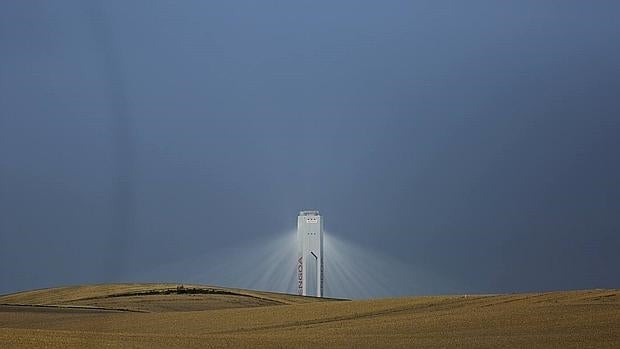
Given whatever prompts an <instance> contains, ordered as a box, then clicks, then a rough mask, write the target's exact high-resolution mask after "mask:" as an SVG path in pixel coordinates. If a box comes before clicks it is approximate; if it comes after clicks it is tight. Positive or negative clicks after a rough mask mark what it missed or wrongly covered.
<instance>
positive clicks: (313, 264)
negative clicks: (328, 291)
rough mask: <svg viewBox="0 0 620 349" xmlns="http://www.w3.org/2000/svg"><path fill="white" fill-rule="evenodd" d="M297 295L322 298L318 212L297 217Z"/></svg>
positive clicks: (320, 218)
mask: <svg viewBox="0 0 620 349" xmlns="http://www.w3.org/2000/svg"><path fill="white" fill-rule="evenodd" d="M297 244H298V249H297V293H298V294H300V295H304V296H316V297H323V219H322V217H321V215H320V214H319V211H301V212H299V215H298V216H297Z"/></svg>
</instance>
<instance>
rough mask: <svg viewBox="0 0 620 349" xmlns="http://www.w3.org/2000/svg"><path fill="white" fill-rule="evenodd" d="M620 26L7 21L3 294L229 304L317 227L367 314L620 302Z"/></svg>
mask: <svg viewBox="0 0 620 349" xmlns="http://www.w3.org/2000/svg"><path fill="white" fill-rule="evenodd" d="M619 13H620V2H618V1H592V2H586V1H551V0H549V1H468V2H463V1H442V2H437V1H218V2H211V1H184V2H164V1H102V2H94V1H93V2H90V1H77V0H76V1H10V0H9V1H2V2H0V293H6V292H13V291H18V290H23V289H30V288H40V287H48V286H58V285H66V284H81V283H102V282H119V281H170V282H186V281H188V280H191V281H196V282H202V283H207V284H208V283H215V282H226V280H227V279H225V278H224V276H221V275H222V271H223V270H231V269H220V268H219V267H218V268H215V269H218V270H219V274H217V273H213V274H209V273H204V274H196V273H197V272H198V271H200V270H201V268H202V266H201V263H202V261H205V264H206V262H207V261H214V260H216V261H217V263H219V264H217V265H218V266H219V265H222V266H223V265H235V267H241V268H245V266H246V264H252V263H249V262H248V261H249V259H248V258H244V257H247V256H245V255H244V253H243V251H252V250H256V249H253V247H254V246H256V247H257V248H261V249H262V250H264V248H265V247H266V246H276V245H275V244H273V245H272V244H271V242H272V241H278V239H280V238H281V237H282V236H284V235H285V234H289V233H290V232H291V231H292V230H294V229H295V224H296V215H297V212H298V211H299V210H302V209H319V210H320V211H321V213H322V215H323V216H324V218H325V228H326V231H327V232H328V233H330V234H332V236H334V237H335V238H337V239H338V240H337V241H344V242H346V243H344V242H343V243H341V244H336V245H334V246H356V247H350V248H346V249H345V248H344V247H343V248H342V249H343V250H349V251H351V252H350V254H349V255H348V256H350V257H351V258H350V259H349V260H348V261H341V262H339V263H341V264H340V265H342V266H345V267H343V269H347V268H358V269H372V271H373V272H374V273H375V274H378V275H379V276H383V275H388V274H389V275H394V277H391V278H389V279H387V281H385V280H384V281H377V284H379V283H380V284H381V285H374V286H380V287H369V290H371V291H369V293H368V294H365V296H376V295H390V294H392V295H396V294H421V293H474V292H513V291H514V292H517V291H531V290H551V289H554V290H557V289H575V288H578V289H585V288H606V287H620V271H619V269H618V266H620V253H619V251H620V21H619V20H618V14H619ZM347 244H349V245H347ZM237 248H241V249H240V250H237ZM262 250H261V251H262ZM224 251H232V252H231V253H225V252H224ZM234 251H236V252H234ZM364 251H367V252H364ZM233 252H234V253H233ZM343 253H344V252H343ZM370 254H372V259H370V258H369V259H364V258H363V256H365V255H370ZM343 256H344V255H343ZM343 256H339V258H343ZM380 256H385V259H382V257H380ZM202 257H204V259H203V258H202ZM215 257H217V258H215ZM326 258H329V256H326ZM375 260H376V261H380V260H381V261H387V260H389V261H392V262H390V263H388V262H385V263H383V262H382V263H379V262H377V263H374V262H373V261H375ZM188 261H192V262H191V263H190V262H188ZM358 262H359V263H358ZM212 263H216V262H212ZM282 263H284V264H285V263H286V262H282ZM263 264H265V263H263ZM255 265H256V264H252V265H247V269H244V273H246V272H247V270H251V268H252V267H253V266H255ZM261 265H262V264H261ZM294 265H295V264H294V261H291V268H294ZM364 265H369V266H370V267H368V268H362V267H361V266H364ZM392 265H397V267H395V268H394V269H392V267H391V266H392ZM169 266H175V267H174V269H166V268H169ZM346 266H348V267H346ZM209 268H211V270H213V265H205V270H208V269H209ZM188 269H191V270H192V271H196V273H193V274H192V273H182V271H187V270H188ZM285 269H286V268H285ZM163 270H169V271H168V272H164V271H163ZM291 270H292V269H291ZM260 272H262V271H261V270H257V271H256V273H260ZM340 273H341V275H349V273H348V271H347V270H341V271H340ZM192 275H193V276H192ZM196 275H200V277H199V278H196ZM216 275H220V276H221V277H219V276H217V277H216ZM244 275H247V274H244ZM326 275H327V276H329V270H328V271H326ZM332 275H334V274H332ZM349 276H350V275H349ZM226 277H229V278H233V279H231V281H230V284H228V285H226V284H225V285H222V286H245V285H250V286H251V285H254V284H246V283H244V280H234V276H230V275H228V276H226ZM343 280H345V279H340V280H339V282H340V283H341V284H342V283H343V282H345V281H343ZM359 280H370V279H365V278H364V277H360V279H359ZM369 282H370V281H369ZM256 285H259V286H260V287H266V288H267V287H269V284H256ZM332 285H333V284H332ZM327 287H329V285H327ZM343 287H344V286H343ZM376 289H381V290H382V291H381V292H380V293H379V292H373V291H372V290H376ZM339 295H342V296H347V294H346V292H345V294H339Z"/></svg>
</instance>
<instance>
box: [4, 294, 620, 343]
mask: <svg viewBox="0 0 620 349" xmlns="http://www.w3.org/2000/svg"><path fill="white" fill-rule="evenodd" d="M0 304H1V305H0V348H221V347H230V348H306V347H313V348H326V347H329V348H348V347H355V348H411V347H421V348H429V347H430V348H444V347H459V348H460V347H476V348H479V347H486V348H497V347H510V348H514V347H530V348H534V347H540V348H548V347H557V348H567V347H569V348H570V347H573V348H584V347H596V348H601V347H609V348H618V347H620V290H583V291H563V292H548V293H532V294H507V295H467V296H465V295H457V296H429V297H406V298H389V299H374V300H358V301H344V300H334V299H320V298H313V297H300V296H294V295H287V294H278V293H270V292H259V291H248V290H239V289H229V288H221V287H212V286H202V285H184V287H183V288H179V289H177V285H170V284H114V285H92V286H74V287H63V288H53V289H43V290H35V291H28V292H20V293H16V294H11V295H4V296H0Z"/></svg>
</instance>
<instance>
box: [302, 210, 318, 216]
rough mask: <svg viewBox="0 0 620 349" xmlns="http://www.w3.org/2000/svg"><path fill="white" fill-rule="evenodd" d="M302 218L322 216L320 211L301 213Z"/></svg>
mask: <svg viewBox="0 0 620 349" xmlns="http://www.w3.org/2000/svg"><path fill="white" fill-rule="evenodd" d="M299 215H300V216H320V214H319V211H318V210H308V211H299Z"/></svg>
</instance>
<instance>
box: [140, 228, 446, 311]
mask: <svg viewBox="0 0 620 349" xmlns="http://www.w3.org/2000/svg"><path fill="white" fill-rule="evenodd" d="M324 239H325V240H324V253H325V256H324V268H325V276H324V282H325V290H324V291H325V297H334V298H349V299H364V298H377V297H390V296H404V295H421V294H436V293H438V292H441V291H442V290H446V289H458V288H457V287H456V285H454V284H453V283H452V282H450V281H449V280H447V279H446V278H443V277H441V276H440V275H438V274H436V273H434V272H432V271H429V270H423V269H421V268H419V267H416V266H415V265H410V264H406V263H403V262H401V261H398V260H396V259H394V258H392V257H390V256H385V255H382V254H381V253H379V252H377V251H374V250H372V249H370V248H367V247H363V246H360V245H358V244H355V243H353V242H350V241H347V240H344V239H342V238H339V237H338V236H337V235H335V234H331V233H329V232H326V233H325V235H324ZM296 256H297V236H296V233H295V232H294V231H293V232H288V233H285V234H280V235H276V236H268V237H265V238H262V239H260V240H256V241H253V242H252V243H249V244H247V245H244V246H239V247H235V248H223V249H217V250H214V251H210V252H209V253H205V254H201V255H197V256H193V257H191V258H187V259H184V260H181V261H177V262H175V263H172V264H168V265H165V266H160V267H159V268H157V269H155V270H152V271H150V272H149V273H144V274H142V275H141V277H142V279H144V277H146V278H147V279H149V280H151V281H154V280H157V281H170V282H184V283H200V284H208V285H217V286H223V287H234V288H245V289H253V290H263V291H273V292H285V293H295V290H296V284H295V281H296V266H297V260H296Z"/></svg>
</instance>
